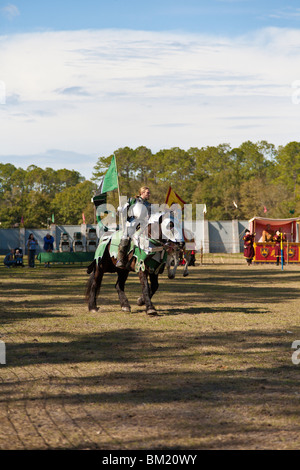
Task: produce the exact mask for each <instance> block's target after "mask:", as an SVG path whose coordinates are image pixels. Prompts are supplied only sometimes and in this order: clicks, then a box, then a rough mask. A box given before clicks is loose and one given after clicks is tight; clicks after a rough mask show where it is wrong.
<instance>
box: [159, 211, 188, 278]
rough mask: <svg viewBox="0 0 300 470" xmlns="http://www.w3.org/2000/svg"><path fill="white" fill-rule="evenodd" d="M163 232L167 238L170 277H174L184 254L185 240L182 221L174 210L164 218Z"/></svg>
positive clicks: (166, 246)
mask: <svg viewBox="0 0 300 470" xmlns="http://www.w3.org/2000/svg"><path fill="white" fill-rule="evenodd" d="M162 233H163V235H164V236H165V237H166V238H167V240H166V243H165V249H166V251H167V253H168V255H167V263H166V266H167V270H168V278H169V279H174V278H175V275H176V270H177V267H178V265H179V261H180V257H181V256H182V254H183V250H184V246H185V241H184V236H183V229H182V223H181V221H180V220H178V219H177V218H176V217H174V214H172V212H169V213H166V214H165V216H164V218H163V220H162Z"/></svg>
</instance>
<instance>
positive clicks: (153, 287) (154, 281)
mask: <svg viewBox="0 0 300 470" xmlns="http://www.w3.org/2000/svg"><path fill="white" fill-rule="evenodd" d="M149 277H150V288H149V292H150V299H151V298H152V297H153V295H154V294H155V292H156V291H157V289H158V286H159V284H158V275H157V274H150V275H149ZM137 304H138V305H139V306H140V307H141V306H142V305H145V299H144V296H143V295H141V297H139V298H138V301H137Z"/></svg>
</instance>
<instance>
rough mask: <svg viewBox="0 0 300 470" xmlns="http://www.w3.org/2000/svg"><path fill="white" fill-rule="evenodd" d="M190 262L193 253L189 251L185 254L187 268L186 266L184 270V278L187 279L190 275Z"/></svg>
mask: <svg viewBox="0 0 300 470" xmlns="http://www.w3.org/2000/svg"><path fill="white" fill-rule="evenodd" d="M190 261H191V252H190V251H187V252H186V253H185V266H184V270H183V277H186V276H188V275H189V264H190Z"/></svg>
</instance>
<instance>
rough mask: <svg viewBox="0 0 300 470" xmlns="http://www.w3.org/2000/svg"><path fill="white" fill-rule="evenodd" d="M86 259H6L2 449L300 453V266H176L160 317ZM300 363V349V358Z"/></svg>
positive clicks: (0, 276) (131, 286)
mask: <svg viewBox="0 0 300 470" xmlns="http://www.w3.org/2000/svg"><path fill="white" fill-rule="evenodd" d="M85 270H86V269H85V267H84V266H80V265H66V266H63V265H57V266H52V267H51V268H44V267H43V266H39V265H38V266H37V268H36V269H29V268H27V267H26V268H23V269H22V268H15V269H7V268H5V267H3V264H2V266H1V267H0V284H1V285H0V289H1V296H0V319H1V329H0V340H1V341H3V342H4V343H5V347H6V364H2V365H0V422H1V426H0V449H1V450H6V449H102V450H105V449H110V450H114V449H115V450H120V449H122V450H131V449H141V450H142V449H157V450H167V449H169V450H171V449H173V450H174V449H177V450H184V449H198V450H202V449H217V450H221V449H224V450H228V449H236V450H238V449H243V450H245V449H251V450H253V449H299V447H300V432H299V431H300V420H299V413H300V389H299V377H300V364H299V365H297V364H294V363H293V362H292V354H293V352H294V350H293V349H292V343H293V342H294V341H296V340H299V341H300V321H299V320H300V290H299V287H300V282H299V281H300V265H288V266H285V267H284V270H281V267H277V266H275V265H270V266H262V265H254V266H251V267H248V266H246V264H245V263H244V260H243V259H242V258H239V259H235V261H234V263H231V258H230V257H227V258H226V259H225V260H224V259H223V258H222V261H220V260H218V259H217V258H216V260H215V262H214V263H211V262H210V263H207V264H205V262H204V265H202V266H200V265H199V262H198V263H197V266H196V267H190V268H189V270H190V275H189V276H188V277H186V278H184V277H183V276H182V268H179V269H178V273H177V277H176V279H175V280H172V281H169V280H168V279H167V276H166V274H165V273H164V274H163V275H162V276H161V278H160V288H159V291H158V293H157V294H156V295H155V298H154V303H155V305H156V308H157V309H158V310H159V315H158V316H157V317H150V316H147V315H146V314H145V312H144V310H143V308H142V307H138V306H137V305H136V300H137V298H138V295H139V291H140V287H139V284H138V279H137V276H136V275H135V274H131V275H130V276H129V279H128V282H127V290H126V292H127V295H128V298H129V300H130V302H131V305H132V312H131V313H130V314H128V313H124V312H122V311H121V310H120V307H119V304H118V299H117V294H116V292H115V288H114V283H115V276H114V275H106V277H105V278H104V282H103V287H102V291H101V297H100V299H99V300H100V310H99V311H98V312H97V313H93V314H91V313H88V311H87V307H86V304H85V300H84V289H85V283H86V281H87V275H86V272H85ZM299 358H300V354H299Z"/></svg>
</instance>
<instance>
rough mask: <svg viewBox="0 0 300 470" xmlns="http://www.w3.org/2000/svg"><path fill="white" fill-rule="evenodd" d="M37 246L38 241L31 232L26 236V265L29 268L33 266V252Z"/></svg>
mask: <svg viewBox="0 0 300 470" xmlns="http://www.w3.org/2000/svg"><path fill="white" fill-rule="evenodd" d="M37 247H38V242H37V241H36V239H35V238H34V236H33V233H31V234H30V235H29V237H28V241H27V248H28V265H29V267H30V268H35V264H34V262H35V253H36V249H37Z"/></svg>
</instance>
